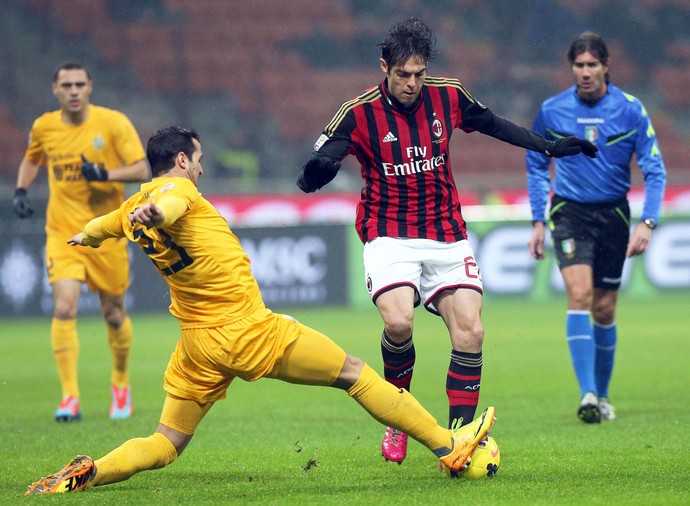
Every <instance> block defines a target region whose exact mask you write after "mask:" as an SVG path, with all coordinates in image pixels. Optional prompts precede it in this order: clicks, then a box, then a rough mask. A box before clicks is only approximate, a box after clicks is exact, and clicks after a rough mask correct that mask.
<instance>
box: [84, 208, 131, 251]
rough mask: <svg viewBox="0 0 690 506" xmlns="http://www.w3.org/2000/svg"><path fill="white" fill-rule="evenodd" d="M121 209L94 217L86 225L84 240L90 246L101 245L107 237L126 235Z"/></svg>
mask: <svg viewBox="0 0 690 506" xmlns="http://www.w3.org/2000/svg"><path fill="white" fill-rule="evenodd" d="M120 216H121V209H115V210H114V211H112V212H110V213H108V214H106V215H104V216H99V217H98V218H94V219H93V220H91V221H89V222H88V223H87V224H86V225H85V226H84V232H83V234H84V235H83V238H82V241H83V242H84V244H86V245H88V246H97V245H100V244H101V243H102V242H103V241H105V240H106V239H112V238H117V237H125V232H124V229H123V228H122V219H121V217H120Z"/></svg>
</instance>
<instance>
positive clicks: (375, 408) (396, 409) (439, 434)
mask: <svg viewBox="0 0 690 506" xmlns="http://www.w3.org/2000/svg"><path fill="white" fill-rule="evenodd" d="M347 393H348V395H349V396H350V397H352V398H353V399H354V400H356V401H357V402H358V403H359V404H360V405H361V406H362V407H363V408H364V409H366V410H367V411H368V412H369V414H371V416H373V417H374V418H375V419H376V420H378V421H379V422H381V423H382V424H383V425H387V426H389V427H395V428H396V429H398V430H401V431H402V432H404V433H405V434H407V435H408V436H410V437H412V438H413V439H415V440H417V441H419V442H420V443H421V444H423V445H424V446H426V447H427V448H428V449H429V450H431V451H433V452H434V453H439V452H438V451H437V450H439V449H448V451H445V453H444V452H443V451H441V452H440V453H441V454H444V455H445V454H447V453H448V452H449V451H450V448H449V446H451V445H452V443H451V434H450V431H449V430H448V429H446V428H443V427H441V426H440V425H439V424H438V422H437V421H436V420H435V419H434V417H433V416H431V414H430V413H429V412H428V411H427V410H426V409H424V407H423V406H422V405H421V404H419V402H418V401H417V399H415V398H414V397H412V395H411V394H410V393H409V392H408V391H407V390H404V389H398V388H396V387H395V386H393V385H392V384H390V383H388V382H387V381H385V380H384V379H383V378H381V377H380V376H379V375H378V374H376V372H375V371H374V370H373V369H372V368H371V367H369V366H368V365H366V364H365V365H364V369H362V374H360V376H359V378H358V379H357V382H356V383H355V384H354V385H352V387H350V389H349V390H348V391H347Z"/></svg>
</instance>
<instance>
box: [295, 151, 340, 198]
mask: <svg viewBox="0 0 690 506" xmlns="http://www.w3.org/2000/svg"><path fill="white" fill-rule="evenodd" d="M338 170H340V162H336V161H335V160H333V159H332V158H331V157H329V156H319V155H315V156H312V157H311V158H310V159H309V161H308V162H307V163H305V164H304V167H302V170H301V171H300V173H299V175H298V176H297V186H298V187H299V189H300V190H302V191H303V192H304V193H312V192H315V191H316V190H319V189H321V188H322V187H323V186H325V185H326V184H328V183H330V182H331V181H333V178H334V177H335V176H336V174H337V173H338Z"/></svg>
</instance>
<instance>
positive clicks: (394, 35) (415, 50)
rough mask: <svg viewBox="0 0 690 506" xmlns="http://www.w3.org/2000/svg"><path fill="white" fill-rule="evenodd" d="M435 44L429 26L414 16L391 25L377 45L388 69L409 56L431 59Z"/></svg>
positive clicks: (404, 60)
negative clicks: (384, 37)
mask: <svg viewBox="0 0 690 506" xmlns="http://www.w3.org/2000/svg"><path fill="white" fill-rule="evenodd" d="M435 45H436V37H434V35H433V34H432V33H431V30H430V29H429V27H428V26H426V25H425V24H424V23H423V22H422V21H420V20H418V19H416V18H409V19H406V20H405V21H401V22H399V23H396V24H394V25H393V26H391V28H390V30H389V32H388V35H387V36H386V40H384V41H383V42H381V43H380V44H379V47H380V48H381V58H383V59H384V61H385V62H386V65H388V68H389V69H390V68H392V67H393V66H395V65H396V64H398V63H404V62H406V61H407V60H409V59H410V58H411V57H417V58H420V59H422V60H424V61H426V62H429V61H432V60H433V59H434V58H435V57H436V50H435V49H434V46H435Z"/></svg>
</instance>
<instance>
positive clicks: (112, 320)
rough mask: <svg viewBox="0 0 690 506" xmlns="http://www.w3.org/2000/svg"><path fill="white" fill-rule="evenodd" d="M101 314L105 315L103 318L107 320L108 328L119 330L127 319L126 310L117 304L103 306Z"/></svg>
mask: <svg viewBox="0 0 690 506" xmlns="http://www.w3.org/2000/svg"><path fill="white" fill-rule="evenodd" d="M101 313H102V314H103V318H105V322H106V323H107V324H108V326H109V327H112V328H114V329H119V328H120V327H121V326H122V324H123V323H124V321H125V317H126V316H127V313H125V309H124V308H123V307H121V306H118V305H116V304H103V306H102V307H101Z"/></svg>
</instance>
